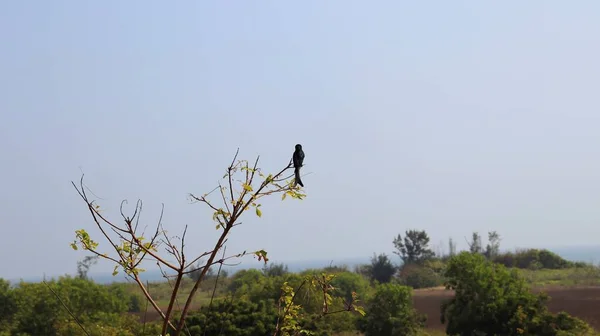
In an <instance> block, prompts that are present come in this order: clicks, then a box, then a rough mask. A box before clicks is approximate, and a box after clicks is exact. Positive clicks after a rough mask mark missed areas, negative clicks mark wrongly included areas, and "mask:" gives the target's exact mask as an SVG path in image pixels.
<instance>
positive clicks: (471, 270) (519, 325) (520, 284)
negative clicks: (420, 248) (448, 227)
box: [442, 252, 590, 336]
mask: <svg viewBox="0 0 600 336" xmlns="http://www.w3.org/2000/svg"><path fill="white" fill-rule="evenodd" d="M445 275H446V277H447V279H448V280H447V282H446V286H447V288H449V289H453V290H454V291H455V296H454V297H453V298H452V299H450V300H449V301H447V302H445V303H444V304H443V305H442V323H447V326H446V333H447V334H448V335H477V334H483V335H517V334H520V335H531V336H533V335H536V336H554V335H581V334H582V333H584V332H587V331H589V330H590V329H589V326H587V325H586V324H585V323H584V322H582V321H581V320H579V319H577V318H574V317H571V316H569V315H568V314H564V313H563V314H559V315H553V314H551V313H550V312H549V311H548V310H547V307H546V301H547V299H548V297H547V296H546V295H545V294H534V293H532V292H531V291H530V290H529V288H528V287H527V285H526V283H525V281H524V279H523V278H521V277H520V276H519V273H518V271H517V270H515V269H513V270H508V269H507V268H506V267H505V266H503V265H499V264H495V263H492V262H489V261H487V260H486V259H485V258H484V257H483V256H482V255H478V254H472V253H468V252H463V253H461V254H459V255H457V256H455V257H454V258H452V259H450V261H449V262H448V267H447V269H446V274H445Z"/></svg>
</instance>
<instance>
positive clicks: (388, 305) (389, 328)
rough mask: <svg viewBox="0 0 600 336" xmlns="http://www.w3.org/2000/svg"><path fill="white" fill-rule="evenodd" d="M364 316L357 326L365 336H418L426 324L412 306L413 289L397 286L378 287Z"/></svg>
mask: <svg viewBox="0 0 600 336" xmlns="http://www.w3.org/2000/svg"><path fill="white" fill-rule="evenodd" d="M366 312H367V314H366V316H365V317H363V318H362V319H360V320H359V323H358V324H359V329H360V330H361V331H362V332H364V334H365V336H412V335H417V333H418V331H419V329H420V328H422V327H423V325H424V322H425V316H424V315H420V314H418V313H417V312H416V310H415V309H414V308H413V306H412V289H411V288H410V287H406V286H402V285H397V284H381V285H378V286H377V288H376V290H375V295H374V296H373V298H372V299H371V300H369V302H368V305H367V310H366Z"/></svg>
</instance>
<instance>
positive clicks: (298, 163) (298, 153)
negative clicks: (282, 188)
mask: <svg viewBox="0 0 600 336" xmlns="http://www.w3.org/2000/svg"><path fill="white" fill-rule="evenodd" d="M292 160H293V161H294V175H295V178H296V183H297V184H299V185H301V186H302V187H304V184H302V180H301V179H300V167H302V163H303V162H304V151H303V150H302V145H301V144H297V145H296V150H295V151H294V156H293V157H292Z"/></svg>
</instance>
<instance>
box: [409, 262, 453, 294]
mask: <svg viewBox="0 0 600 336" xmlns="http://www.w3.org/2000/svg"><path fill="white" fill-rule="evenodd" d="M398 280H399V281H400V283H401V284H403V285H406V286H409V287H412V288H414V289H419V288H430V287H436V286H440V285H441V284H442V283H443V279H442V277H441V276H440V275H439V274H438V273H436V272H435V271H434V270H432V269H431V268H429V267H426V266H421V265H416V264H408V265H404V266H403V267H402V269H401V270H400V273H399V276H398Z"/></svg>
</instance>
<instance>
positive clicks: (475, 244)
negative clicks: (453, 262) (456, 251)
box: [469, 232, 483, 254]
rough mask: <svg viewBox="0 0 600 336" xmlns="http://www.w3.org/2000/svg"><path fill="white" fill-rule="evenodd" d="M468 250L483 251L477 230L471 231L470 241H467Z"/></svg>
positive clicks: (473, 251)
mask: <svg viewBox="0 0 600 336" xmlns="http://www.w3.org/2000/svg"><path fill="white" fill-rule="evenodd" d="M469 251H471V253H477V254H481V253H483V244H482V242H481V236H480V235H479V233H477V232H473V236H472V238H471V242H470V243H469Z"/></svg>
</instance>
